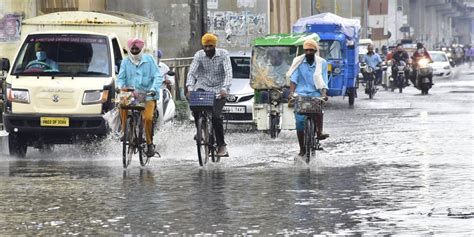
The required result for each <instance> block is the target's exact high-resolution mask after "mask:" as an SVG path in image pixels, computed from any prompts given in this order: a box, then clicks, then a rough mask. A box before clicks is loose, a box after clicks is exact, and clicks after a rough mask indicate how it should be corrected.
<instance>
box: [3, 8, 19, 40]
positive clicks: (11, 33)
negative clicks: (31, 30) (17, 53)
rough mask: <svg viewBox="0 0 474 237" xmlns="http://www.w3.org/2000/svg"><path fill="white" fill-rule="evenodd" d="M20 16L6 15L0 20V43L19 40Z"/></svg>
mask: <svg viewBox="0 0 474 237" xmlns="http://www.w3.org/2000/svg"><path fill="white" fill-rule="evenodd" d="M20 28H21V15H19V14H7V15H4V17H3V18H0V42H16V41H18V40H20V30H21V29H20Z"/></svg>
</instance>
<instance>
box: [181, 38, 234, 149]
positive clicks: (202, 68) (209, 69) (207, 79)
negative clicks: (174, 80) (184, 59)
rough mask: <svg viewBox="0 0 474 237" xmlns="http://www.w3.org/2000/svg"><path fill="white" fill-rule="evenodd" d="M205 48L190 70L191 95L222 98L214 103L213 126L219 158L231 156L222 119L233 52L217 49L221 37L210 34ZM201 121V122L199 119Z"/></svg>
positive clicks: (229, 82) (203, 41) (194, 60)
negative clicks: (198, 93) (208, 93)
mask: <svg viewBox="0 0 474 237" xmlns="http://www.w3.org/2000/svg"><path fill="white" fill-rule="evenodd" d="M201 43H202V46H203V49H202V50H199V51H198V52H197V53H196V54H195V55H194V59H193V62H192V63H191V66H190V67H189V72H188V79H187V81H186V86H187V88H188V93H187V96H188V97H189V92H190V91H211V92H215V93H216V94H219V95H220V98H219V99H217V100H216V102H215V103H214V110H213V113H212V125H213V127H214V129H215V133H216V142H217V146H218V149H217V155H218V156H221V157H224V156H228V155H229V154H228V152H227V148H226V143H225V141H224V126H223V120H222V118H221V113H222V108H223V107H224V105H225V100H226V96H227V94H228V93H229V88H230V85H231V81H232V65H231V62H230V57H229V53H228V52H227V50H225V49H220V48H216V45H217V37H216V36H215V35H213V34H210V33H207V34H205V35H204V36H203V37H202V38H201ZM196 121H197V120H196Z"/></svg>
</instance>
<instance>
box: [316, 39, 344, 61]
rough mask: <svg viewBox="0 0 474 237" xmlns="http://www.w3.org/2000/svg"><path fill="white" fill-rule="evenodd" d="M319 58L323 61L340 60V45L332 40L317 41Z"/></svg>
mask: <svg viewBox="0 0 474 237" xmlns="http://www.w3.org/2000/svg"><path fill="white" fill-rule="evenodd" d="M319 56H321V57H322V58H325V59H341V58H342V51H341V43H339V41H334V40H321V41H319Z"/></svg>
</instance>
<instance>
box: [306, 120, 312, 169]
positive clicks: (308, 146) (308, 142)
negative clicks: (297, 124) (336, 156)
mask: <svg viewBox="0 0 474 237" xmlns="http://www.w3.org/2000/svg"><path fill="white" fill-rule="evenodd" d="M304 146H305V150H306V154H305V156H306V163H307V164H309V162H310V161H311V155H312V153H313V152H314V150H313V146H314V121H313V119H312V118H310V117H306V123H305V128H304Z"/></svg>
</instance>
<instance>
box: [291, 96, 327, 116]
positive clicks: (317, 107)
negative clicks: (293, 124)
mask: <svg viewBox="0 0 474 237" xmlns="http://www.w3.org/2000/svg"><path fill="white" fill-rule="evenodd" d="M322 110H323V102H322V101H321V100H319V99H318V98H316V97H311V96H299V97H298V98H297V100H296V103H295V111H296V112H297V113H299V114H320V113H321V112H322Z"/></svg>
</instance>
